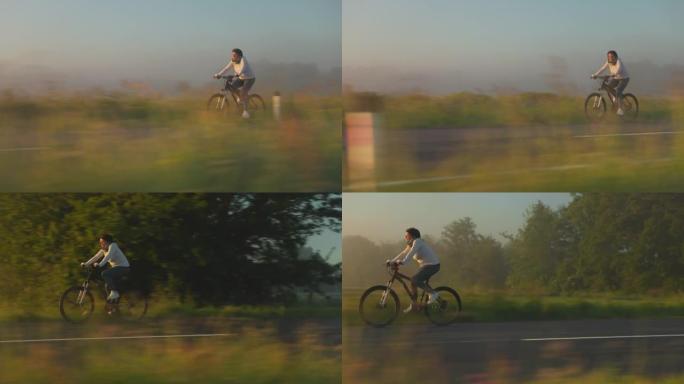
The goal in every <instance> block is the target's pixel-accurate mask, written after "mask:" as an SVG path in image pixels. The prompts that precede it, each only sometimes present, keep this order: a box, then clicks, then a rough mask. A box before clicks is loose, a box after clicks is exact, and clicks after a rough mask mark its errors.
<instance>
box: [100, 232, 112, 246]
mask: <svg viewBox="0 0 684 384" xmlns="http://www.w3.org/2000/svg"><path fill="white" fill-rule="evenodd" d="M113 242H114V238H113V237H112V235H110V234H109V233H103V234H101V235H100V247H102V248H106V247H108V246H109V244H111V243H113Z"/></svg>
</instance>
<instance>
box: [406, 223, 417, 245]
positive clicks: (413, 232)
mask: <svg viewBox="0 0 684 384" xmlns="http://www.w3.org/2000/svg"><path fill="white" fill-rule="evenodd" d="M404 239H405V240H406V241H407V242H409V243H410V242H412V241H413V240H415V239H420V231H419V230H418V229H416V228H413V227H411V228H409V229H407V230H406V233H405V234H404Z"/></svg>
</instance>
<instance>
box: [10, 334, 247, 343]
mask: <svg viewBox="0 0 684 384" xmlns="http://www.w3.org/2000/svg"><path fill="white" fill-rule="evenodd" d="M228 336H235V334H234V333H196V334H187V335H145V336H105V337H69V338H62V339H28V340H0V344H27V343H58V342H65V341H107V340H141V339H142V340H144V339H181V338H199V337H228Z"/></svg>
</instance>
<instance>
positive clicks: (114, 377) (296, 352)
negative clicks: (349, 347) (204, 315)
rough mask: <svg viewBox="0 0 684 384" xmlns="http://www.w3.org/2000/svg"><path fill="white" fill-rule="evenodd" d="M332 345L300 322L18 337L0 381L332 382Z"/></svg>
mask: <svg viewBox="0 0 684 384" xmlns="http://www.w3.org/2000/svg"><path fill="white" fill-rule="evenodd" d="M340 380H341V364H340V346H339V345H337V346H331V345H326V344H325V343H324V342H322V341H321V340H318V339H317V338H316V337H311V332H310V330H308V329H307V328H306V327H304V328H302V329H299V330H298V331H296V333H295V334H293V335H290V341H287V342H286V341H283V340H282V339H281V338H280V337H279V336H278V332H277V330H275V329H273V328H270V329H269V328H267V329H264V328H250V329H243V330H242V332H241V335H240V336H239V337H238V338H212V339H187V340H178V339H168V340H152V341H150V340H141V341H137V340H132V341H125V342H118V343H116V342H115V343H104V342H103V343H98V342H88V343H50V344H25V345H17V346H13V347H12V348H2V349H0V381H2V382H3V383H25V382H31V383H50V384H61V383H69V384H71V383H197V382H201V383H321V382H325V383H338V382H340Z"/></svg>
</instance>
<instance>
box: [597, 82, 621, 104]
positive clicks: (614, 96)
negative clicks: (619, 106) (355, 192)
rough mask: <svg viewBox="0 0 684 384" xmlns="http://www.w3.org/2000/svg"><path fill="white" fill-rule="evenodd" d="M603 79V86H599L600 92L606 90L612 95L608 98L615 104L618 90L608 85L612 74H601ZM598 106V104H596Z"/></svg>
mask: <svg viewBox="0 0 684 384" xmlns="http://www.w3.org/2000/svg"><path fill="white" fill-rule="evenodd" d="M601 78H602V79H603V81H602V82H601V86H600V87H599V89H598V90H599V92H601V91H604V92H606V93H607V94H608V96H610V97H609V98H608V99H609V100H610V103H611V104H612V105H613V106H615V98H616V97H617V91H615V89H614V88H612V87H609V86H608V79H610V78H611V77H610V76H601ZM596 107H598V106H596Z"/></svg>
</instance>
